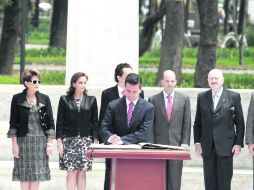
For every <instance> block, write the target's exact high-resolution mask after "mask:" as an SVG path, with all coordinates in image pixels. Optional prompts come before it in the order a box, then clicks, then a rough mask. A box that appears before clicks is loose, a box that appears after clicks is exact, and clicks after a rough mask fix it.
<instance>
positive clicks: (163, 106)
mask: <svg viewBox="0 0 254 190" xmlns="http://www.w3.org/2000/svg"><path fill="white" fill-rule="evenodd" d="M158 104H159V108H161V109H160V110H161V112H162V115H163V117H165V119H166V120H168V116H167V110H166V106H165V105H166V104H165V99H164V94H163V92H161V94H160V98H159V101H158Z"/></svg>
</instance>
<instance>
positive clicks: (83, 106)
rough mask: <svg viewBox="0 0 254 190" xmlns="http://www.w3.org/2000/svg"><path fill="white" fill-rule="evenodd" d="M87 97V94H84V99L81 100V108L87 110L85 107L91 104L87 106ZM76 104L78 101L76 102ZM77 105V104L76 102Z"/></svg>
mask: <svg viewBox="0 0 254 190" xmlns="http://www.w3.org/2000/svg"><path fill="white" fill-rule="evenodd" d="M86 99H87V96H83V98H82V101H81V104H80V110H85V107H87V108H89V105H87V106H86V102H87V101H86ZM75 104H76V102H75ZM76 106H77V104H76Z"/></svg>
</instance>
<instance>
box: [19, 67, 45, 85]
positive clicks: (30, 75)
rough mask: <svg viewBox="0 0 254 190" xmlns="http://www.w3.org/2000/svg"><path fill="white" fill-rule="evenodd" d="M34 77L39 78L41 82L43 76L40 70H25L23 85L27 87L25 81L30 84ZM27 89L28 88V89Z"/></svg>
mask: <svg viewBox="0 0 254 190" xmlns="http://www.w3.org/2000/svg"><path fill="white" fill-rule="evenodd" d="M33 76H37V77H38V78H39V79H40V80H41V74H40V72H39V71H38V70H36V69H28V70H25V71H24V72H23V73H22V82H23V85H24V86H25V87H26V85H25V81H27V82H30V81H31V80H32V78H33ZM26 88H27V87H26Z"/></svg>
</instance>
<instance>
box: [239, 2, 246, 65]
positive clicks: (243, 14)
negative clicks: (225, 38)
mask: <svg viewBox="0 0 254 190" xmlns="http://www.w3.org/2000/svg"><path fill="white" fill-rule="evenodd" d="M247 7H248V0H242V1H241V4H240V14H239V23H238V35H239V37H240V39H239V65H243V49H244V36H245V35H244V34H245V23H246V22H245V21H246V16H247Z"/></svg>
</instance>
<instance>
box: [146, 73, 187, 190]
mask: <svg viewBox="0 0 254 190" xmlns="http://www.w3.org/2000/svg"><path fill="white" fill-rule="evenodd" d="M161 84H162V86H163V88H164V90H163V91H162V92H160V93H159V94H156V95H154V96H152V97H151V98H149V101H150V102H151V103H152V104H153V105H154V107H155V114H154V128H153V129H152V132H151V141H152V142H153V143H157V144H166V145H174V146H183V147H188V146H189V144H190V133H191V110H190V100H189V97H188V96H186V95H183V94H181V93H179V92H176V91H175V90H174V88H175V86H176V84H177V80H176V76H175V73H174V72H173V71H171V70H166V71H164V72H163V78H162V80H161ZM182 168H183V161H182V160H168V161H167V190H180V189H181V177H182Z"/></svg>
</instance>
